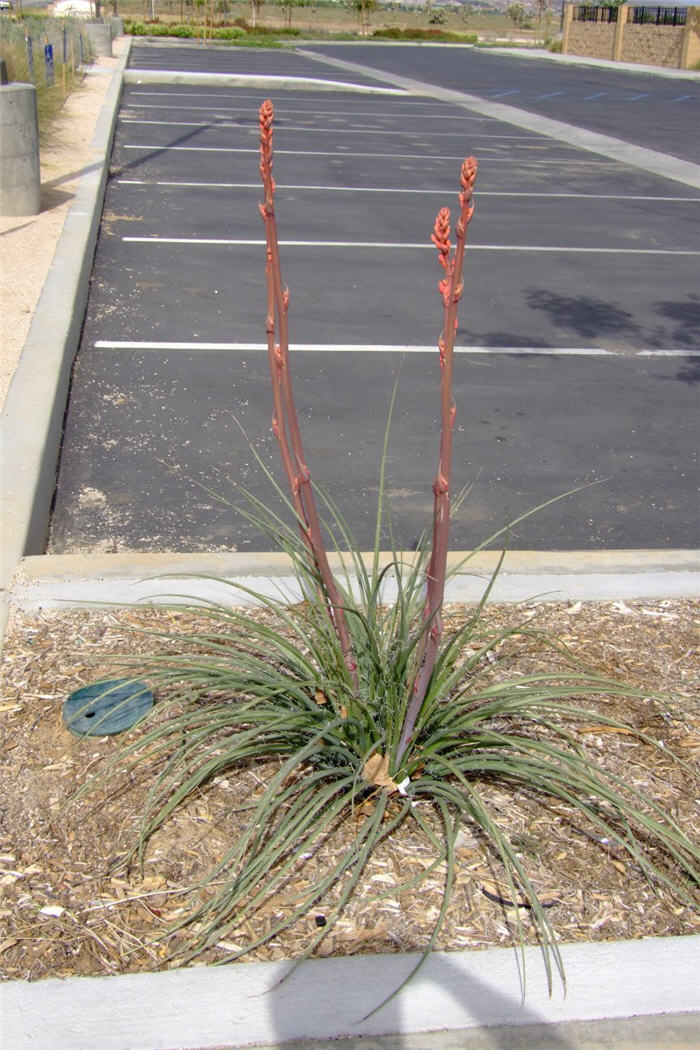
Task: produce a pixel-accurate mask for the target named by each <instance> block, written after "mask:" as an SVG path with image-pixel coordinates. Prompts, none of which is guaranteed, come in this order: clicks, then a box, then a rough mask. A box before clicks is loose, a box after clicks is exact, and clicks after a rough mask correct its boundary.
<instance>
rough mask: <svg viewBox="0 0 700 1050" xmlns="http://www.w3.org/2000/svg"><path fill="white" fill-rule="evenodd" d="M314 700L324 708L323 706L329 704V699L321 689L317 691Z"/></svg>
mask: <svg viewBox="0 0 700 1050" xmlns="http://www.w3.org/2000/svg"><path fill="white" fill-rule="evenodd" d="M314 700H315V701H316V703H317V704H318V706H319V707H322V706H323V704H327V703H328V697H327V696H326V694H325V693H322V692H321V690H320V689H317V690H316V692H315V693H314Z"/></svg>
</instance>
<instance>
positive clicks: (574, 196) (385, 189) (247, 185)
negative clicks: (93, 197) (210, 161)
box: [114, 178, 700, 204]
mask: <svg viewBox="0 0 700 1050" xmlns="http://www.w3.org/2000/svg"><path fill="white" fill-rule="evenodd" d="M114 182H116V183H117V184H118V185H120V186H173V187H177V186H182V187H183V189H184V188H186V189H231V190H258V192H259V191H260V183H259V182H185V181H182V180H179V179H120V178H117V179H114ZM275 186H276V187H277V190H278V191H281V190H295V191H297V190H313V191H314V192H316V191H318V192H324V193H415V194H433V195H440V196H444V194H446V193H453V192H454V187H452V186H449V187H447V188H446V189H443V190H428V189H412V188H411V187H410V186H323V185H317V186H316V185H305V184H303V183H300V184H297V183H291V182H286V183H285V182H275ZM479 197H528V198H530V197H535V198H537V197H542V198H544V199H547V200H557V199H558V198H561V199H562V200H595V201H601V200H602V201H649V202H660V203H674V204H700V197H652V196H644V195H642V194H637V195H635V194H630V193H542V192H538V193H534V192H531V191H522V192H520V191H517V190H479Z"/></svg>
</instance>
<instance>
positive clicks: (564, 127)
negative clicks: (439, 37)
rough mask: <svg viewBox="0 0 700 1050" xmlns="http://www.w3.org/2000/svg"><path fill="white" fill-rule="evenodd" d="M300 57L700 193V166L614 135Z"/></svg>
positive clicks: (351, 65)
mask: <svg viewBox="0 0 700 1050" xmlns="http://www.w3.org/2000/svg"><path fill="white" fill-rule="evenodd" d="M297 54H299V55H302V56H304V57H309V58H316V59H319V60H320V61H322V62H326V63H327V64H328V65H330V66H333V67H334V68H336V69H343V70H345V71H350V72H352V73H355V74H356V75H357V74H360V75H364V76H367V75H368V74H372V75H374V76H377V75H378V74H379V73H380V72H381V75H382V77H383V78H384V80H385V82H386V83H387V84H394V85H395V86H396V87H401V88H404V89H405V90H406V91H412V92H414V93H415V94H416V95H423V96H425V95H428V96H432V97H433V98H434V99H437V100H440V101H441V102H454V103H456V104H457V105H459V106H462V107H463V108H464V109H468V110H470V111H471V112H472V113H479V114H481V115H482V116H486V117H493V118H494V119H495V120H500V121H503V122H505V123H506V124H513V125H515V127H518V128H524V129H527V130H528V131H535V132H537V133H538V134H540V135H546V136H547V137H548V138H550V139H554V140H555V141H559V142H564V143H566V145H568V146H570V147H572V148H577V149H581V150H586V151H587V152H589V153H595V154H597V155H598V156H603V157H608V158H609V159H611V160H615V161H617V162H618V163H620V164H625V165H627V166H629V167H633V168H641V169H642V170H643V171H645V172H647V173H648V172H653V173H654V174H655V175H658V176H661V177H662V178H666V179H672V180H673V181H675V182H681V183H683V184H684V185H685V186H693V187H694V188H695V189H700V164H694V163H692V161H688V160H683V159H682V158H680V157H674V156H671V155H670V154H667V153H662V152H660V151H659V150H652V149H648V148H647V147H645V146H637V145H635V144H634V143H632V142H625V141H624V140H623V139H618V138H615V137H614V136H612V135H604V134H602V133H601V132H598V131H589V130H587V129H586V128H582V127H579V126H578V125H576V124H568V123H565V122H564V121H563V120H554V119H552V118H551V117H542V116H539V115H538V114H536V113H531V112H529V111H528V110H526V109H519V108H517V107H516V106H510V105H508V104H507V103H504V102H494V101H492V100H490V99H485V98H481V97H480V96H478V95H470V94H468V93H467V92H465V91H455V90H453V89H451V88H441V87H437V86H436V85H434V84H428V83H426V82H424V81H420V80H414V79H413V78H411V77H404V76H398V75H396V74H394V73H388V72H386V71H384V70H381V71H380V70H376V69H373V68H372V67H371V66H365V65H363V64H361V63H359V62H347V61H345V60H344V59H341V58H332V57H331V56H330V55H326V54H323V53H320V54H319V53H317V52H314V51H305V50H303V49H302V48H299V49H298V50H297Z"/></svg>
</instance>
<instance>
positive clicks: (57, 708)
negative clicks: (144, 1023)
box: [0, 600, 700, 979]
mask: <svg viewBox="0 0 700 1050" xmlns="http://www.w3.org/2000/svg"><path fill="white" fill-rule="evenodd" d="M699 612H700V605H699V604H698V603H693V602H691V601H684V600H672V601H671V600H665V601H648V602H628V603H624V602H606V603H580V602H577V603H575V604H567V603H542V604H534V603H533V604H532V605H528V606H520V607H518V608H517V609H516V608H514V607H513V606H493V607H491V608H490V609H489V610H488V612H487V618H488V621H489V623H490V624H492V625H493V624H505V623H519V622H520V621H521V620H522V619H523V618H525V619H527V620H529V621H531V622H532V623H533V624H536V625H537V626H538V627H541V628H542V629H544V630H546V631H549V632H551V633H552V634H554V635H556V636H557V637H558V638H559V639H561V641H562V642H563V643H564V644H565V645H566V646H567V647H568V648H569V650H570V651H571V652H572V653H573V654H574V655H575V656H576V657H578V658H579V659H581V660H583V661H585V663H586V664H587V665H588V666H589V667H591V668H592V669H594V670H595V671H596V672H597V673H599V674H602V675H606V676H610V677H613V678H617V679H620V680H622V681H625V682H627V683H629V684H634V685H636V686H639V687H640V688H641V689H643V690H644V691H645V693H646V692H648V693H649V694H652V693H653V694H655V696H656V698H653V697H652V696H651V695H650V696H649V697H648V698H645V699H644V700H643V701H637V702H631V701H621V700H619V699H615V700H614V701H612V702H609V703H604V706H603V709H604V710H605V711H606V712H608V713H609V715H610V719H611V721H614V720H621V721H625V722H627V723H629V724H630V725H631V726H633V727H635V728H637V729H643V730H644V732H645V733H646V734H648V735H649V736H650V737H652V738H653V739H654V740H656V741H657V742H662V743H663V745H664V747H665V748H668V749H669V750H671V751H673V752H674V753H676V754H678V755H679V756H680V757H682V758H683V759H684V760H685V762H686V763H690V764H694V767H695V769H696V771H697V772H698V773H700V769H699V768H698V757H699V756H700V713H699V707H698V681H699V679H700V673H699V664H698V658H697V637H698V635H697V628H698V623H699V622H700V617H699V615H698V614H699ZM446 613H447V617H446V620H447V627H448V628H449V626H451V625H453V624H456V623H458V622H459V621H460V618H463V617H464V616H465V615H466V612H465V609H464V607H460V606H453V607H450V608H448V609H447V610H446ZM134 626H137V627H138V626H150V627H153V626H159V627H165V628H166V629H167V630H170V631H177V630H179V629H183V628H186V629H191V627H192V617H191V615H190V614H184V613H183V614H180V613H173V612H167V611H158V610H153V609H143V610H141V609H139V610H118V609H115V610H107V611H105V610H99V611H67V612H63V613H55V612H44V613H38V614H31V615H29V614H22V613H19V612H15V614H14V616H13V619H12V622H11V625H10V629H9V631H8V634H7V637H6V644H5V652H4V662H3V665H2V670H3V681H2V694H1V696H2V699H1V700H0V716H1V719H0V977H2V978H4V979H16V978H29V979H38V978H45V977H63V976H68V975H74V974H86V975H87V974H91V975H95V974H115V973H126V972H137V971H149V970H155V969H159V968H162V967H163V966H164V965H167V963H166V962H165V959H164V954H165V953H164V949H163V947H162V946H159V945H158V943H157V942H156V941H154V935H155V934H157V933H158V932H159V931H161V930H162V929H164V928H165V927H166V926H167V925H168V924H169V923H170V922H172V920H173V919H174V918H176V917H177V916H178V915H179V914H182V913H183V909H184V908H186V907H187V904H188V902H191V901H192V900H194V899H195V890H193V889H192V887H193V884H194V883H195V882H196V881H197V879H198V878H200V877H201V876H203V875H204V874H205V873H206V872H207V871H208V870H209V868H210V866H213V864H214V863H215V862H216V859H217V858H218V857H219V856H220V855H221V853H222V851H223V850H224V849H225V848H226V846H227V844H230V842H231V841H232V840H233V836H235V835H236V834H237V831H238V830H239V829H240V827H241V826H242V820H243V817H244V815H243V814H241V812H240V807H241V805H242V804H243V803H244V802H245V801H246V800H249V799H250V797H251V796H254V795H255V793H256V792H259V791H260V790H261V785H262V784H263V783H264V779H265V776H266V775H269V773H270V768H266V767H265V766H254V767H250V768H248V769H245V770H241V771H231V772H230V773H228V774H226V775H225V776H222V777H218V778H216V780H215V781H214V782H213V783H212V784H211V786H210V788H209V789H208V790H207V791H206V793H203V794H201V795H197V796H196V797H193V798H191V799H189V800H188V802H187V803H186V804H183V805H182V806H181V807H180V808H179V809H178V810H177V811H176V813H175V814H174V816H173V818H172V819H171V820H170V822H169V823H168V825H167V826H166V827H164V828H163V829H161V830H160V831H159V832H158V833H157V834H156V835H155V836H154V837H153V839H152V841H151V844H150V846H149V849H148V851H147V853H146V858H145V865H144V868H143V872H141V873H140V872H138V871H133V872H130V873H124V872H123V871H118V870H117V871H116V873H115V869H114V867H113V862H114V861H115V859H116V858H118V857H119V855H120V850H121V849H123V843H124V841H125V837H127V836H128V834H129V832H130V831H132V830H133V828H134V825H135V820H136V815H137V812H138V805H139V801H140V800H141V799H142V798H143V797H144V792H146V791H147V790H148V786H149V785H148V778H147V776H146V777H143V778H141V779H138V778H135V779H132V780H131V781H129V782H128V783H126V784H124V785H123V787H121V788H120V789H119V790H115V789H112V792H111V794H106V793H105V792H102V793H101V794H100V793H99V792H98V793H97V794H94V795H90V796H88V797H87V798H85V799H83V800H82V801H81V802H80V803H77V804H71V805H67V800H68V799H69V797H70V796H71V794H72V793H73V792H74V791H75V790H76V789H77V788H79V787H80V786H81V784H82V783H84V781H85V779H86V777H88V776H89V775H90V774H92V773H94V772H97V771H98V770H99V769H100V768H101V767H102V766H103V765H104V763H105V762H106V761H107V760H108V759H109V757H110V756H112V755H113V754H114V751H115V748H117V747H118V746H119V741H120V740H121V739H123V738H119V737H111V738H87V739H80V738H77V737H75V736H74V735H72V734H71V733H69V732H68V731H67V730H66V729H65V727H64V725H63V722H62V718H61V705H62V702H63V700H64V699H65V698H66V696H67V695H68V694H69V693H70V692H72V691H73V690H75V689H77V688H79V687H80V686H82V685H85V684H88V683H89V682H90V681H93V680H95V679H96V678H100V677H103V676H105V675H106V674H109V673H110V655H111V654H123V653H124V651H125V650H126V649H127V648H128V649H129V650H130V651H132V652H134V651H136V649H137V648H138V647H139V646H141V647H143V650H144V651H149V650H150V648H151V647H152V643H150V642H148V641H145V640H143V639H142V638H140V636H139V635H135V634H132V633H128V634H125V631H124V629H125V628H127V629H129V628H133V627H134ZM507 644H508V645H509V646H511V648H512V652H508V653H506V655H507V656H508V669H509V672H513V673H516V674H522V673H530V672H532V671H533V670H544V669H548V668H549V667H550V666H552V663H551V662H552V660H554V669H556V660H557V657H556V655H555V656H552V654H551V653H549V654H545V653H544V652H543V650H542V647H541V646H540V645H538V644H537V642H536V641H534V640H531V639H529V638H527V637H525V636H523V635H521V636H520V638H515V639H514V640H512V641H510V642H508V643H507ZM501 655H503V654H501ZM659 694H664V699H660V698H658V695H659ZM597 703H598V707H597V710H601V705H600V702H597ZM578 736H579V738H580V740H581V741H582V743H585V745H586V747H587V748H588V749H589V750H590V751H591V752H592V753H594V754H595V755H596V757H600V758H602V759H604V761H605V763H606V765H607V766H608V768H610V769H612V770H613V771H615V772H617V773H619V774H621V775H624V776H625V777H626V778H628V782H632V783H634V784H635V785H636V786H637V787H639V788H643V789H644V790H645V791H647V792H648V793H649V795H650V797H652V798H654V799H656V800H657V801H658V802H660V803H661V804H662V805H663V806H664V807H665V808H666V809H667V810H669V811H670V812H671V813H672V814H673V815H674V817H675V818H676V820H678V821H679V822H680V823H681V824H682V826H683V827H684V828H685V830H686V832H687V833H688V834H689V835H690V836H691V837H693V838H694V839H695V841H698V839H699V831H700V818H699V814H698V799H699V795H700V792H699V791H698V781H697V779H696V778H695V777H694V776H693V775H692V771H691V772H684V771H682V770H680V769H679V768H678V767H677V766H674V764H673V762H672V761H671V760H670V759H669V758H667V757H665V756H664V752H663V750H659V749H656V748H653V747H649V745H647V744H644V743H643V742H640V741H639V740H638V739H637V738H635V737H634V736H633V735H630V734H626V733H624V732H621V731H620V730H619V729H616V728H614V727H612V726H610V727H605V726H603V727H601V726H599V725H593V724H591V725H582V726H581V727H579V730H578ZM484 792H485V794H487V796H488V798H489V801H490V804H491V806H492V807H493V808H496V809H497V811H498V814H499V819H500V820H501V821H502V826H503V828H504V829H505V830H506V832H507V833H508V834H509V835H510V837H511V840H512V841H514V842H515V843H517V845H518V847H519V849H520V852H521V853H522V856H523V858H524V860H525V862H526V867H527V869H528V871H529V873H530V876H531V878H532V881H533V883H534V885H535V887H536V888H537V890H538V892H539V894H540V897H541V899H542V900H544V901H545V902H546V903H547V904H548V905H549V908H548V915H549V917H550V920H551V922H552V924H553V926H554V928H555V930H556V933H557V935H558V937H559V938H560V940H561V941H562V942H567V941H579V940H612V939H619V938H628V937H629V938H636V937H647V936H667V935H680V934H688V933H697V932H700V918H699V917H698V913H697V911H693V909H692V908H691V907H689V906H688V905H686V904H684V903H682V902H679V901H677V900H674V899H673V897H672V896H671V895H670V894H669V893H668V892H666V891H661V892H659V891H657V892H654V891H653V890H652V889H651V888H650V887H649V886H648V884H647V883H646V881H645V880H644V878H643V876H642V874H641V873H640V872H639V871H638V870H637V869H636V868H635V866H634V864H633V863H632V862H631V861H630V860H629V859H628V858H627V857H626V856H624V855H620V854H619V853H618V852H617V851H616V850H615V849H611V848H607V847H605V846H602V847H601V845H600V844H599V843H598V842H596V841H594V840H593V838H592V837H591V836H590V835H589V834H587V833H586V832H585V829H584V830H583V831H582V830H581V829H580V828H578V827H576V826H575V824H574V823H573V822H572V821H571V820H569V819H567V816H566V814H563V813H562V812H561V811H559V810H558V807H557V806H552V807H546V808H544V807H543V806H542V804H541V803H537V802H535V801H533V800H531V799H528V798H525V797H521V796H520V795H517V796H514V794H513V793H512V792H508V791H507V790H505V789H504V788H503V787H499V786H493V785H485V786H484ZM348 831H349V834H352V828H349V829H348ZM458 846H459V849H458V856H459V866H458V870H457V872H456V887H457V888H456V892H455V895H454V899H453V901H452V904H451V906H450V911H449V915H448V918H447V921H446V923H445V926H444V928H443V931H442V933H441V935H440V939H439V942H438V945H437V947H438V948H441V949H464V948H482V947H490V946H496V945H504V944H508V943H510V941H511V937H512V932H513V927H514V922H515V921H516V919H517V918H518V917H520V918H521V919H522V921H523V923H524V925H525V927H526V929H529V930H530V933H529V935H528V936H530V937H532V936H533V934H532V930H531V927H530V919H529V913H528V911H527V909H525V908H523V907H522V906H520V904H519V902H518V901H512V902H508V900H507V895H506V893H505V891H504V887H503V883H502V881H501V873H500V872H499V871H498V866H497V865H496V864H495V863H494V861H493V860H492V859H491V858H490V857H489V855H488V853H487V852H486V850H485V849H484V846H483V843H482V841H481V839H480V838H479V836H478V835H477V834H473V833H472V832H471V831H470V829H465V831H464V832H463V833H461V835H460V840H459V843H458ZM315 863H317V859H316V858H310V859H309V868H308V870H307V871H306V874H305V876H304V877H305V878H307V879H313V877H314V864H315ZM430 863H431V853H430V849H429V846H428V845H427V844H426V841H425V840H424V839H422V838H420V837H419V836H418V835H416V834H415V833H414V832H412V831H406V832H405V833H402V834H401V835H400V836H397V837H395V838H394V839H393V840H392V842H391V844H390V845H386V846H384V847H382V848H381V850H380V851H379V852H378V853H377V856H376V857H375V858H374V859H373V860H372V862H371V864H370V866H369V868H368V870H367V873H366V877H365V878H364V879H363V881H362V885H361V888H360V890H359V891H358V892H357V893H356V894H355V895H354V896H353V898H352V899H351V900H350V902H349V905H348V907H347V909H346V912H345V914H344V916H343V918H342V920H341V921H340V922H339V923H338V925H337V926H336V927H335V929H334V930H333V931H332V933H331V934H330V936H329V938H328V939H327V940H326V941H325V942H323V943H322V945H321V946H320V948H319V949H318V950H317V954H321V955H327V954H336V955H348V954H355V953H369V952H377V953H381V952H400V951H411V950H416V949H420V948H422V947H423V946H424V945H425V943H426V941H427V939H428V937H429V934H430V930H431V924H432V922H434V920H435V918H436V916H437V909H438V907H439V902H440V893H441V888H442V884H443V880H444V871H443V872H442V873H441V872H440V871H437V872H435V873H433V874H431V875H430V877H429V879H428V882H427V883H426V884H425V885H424V886H423V887H422V888H421V889H420V890H418V891H416V892H409V891H404V892H402V893H401V894H400V895H399V896H398V897H395V898H391V897H386V898H381V897H380V894H381V892H382V891H383V890H386V889H387V888H388V887H391V885H392V884H393V883H394V882H395V880H397V879H406V877H407V876H408V875H409V874H410V873H412V872H418V871H420V870H421V869H424V868H426V867H428V866H429V865H430ZM297 889H298V887H297ZM288 903H289V902H288V901H286V900H285V899H284V897H283V895H282V896H280V898H279V899H277V900H275V901H272V902H271V903H270V909H271V911H270V915H269V916H268V918H273V917H274V914H275V913H281V912H280V910H282V911H283V910H284V908H285V906H286V905H288ZM275 909H276V911H275ZM516 910H517V914H516ZM322 921H323V920H322V917H321V916H320V915H318V914H316V913H315V914H312V915H309V916H307V917H305V918H304V919H303V920H302V921H300V922H297V923H296V924H295V926H294V927H293V928H292V929H290V930H289V931H287V932H286V933H284V934H283V935H281V936H280V937H278V938H277V939H275V940H273V941H272V942H271V943H269V944H267V945H265V946H264V947H262V948H259V949H257V950H256V951H255V953H254V954H253V955H252V956H246V958H255V959H279V958H294V957H297V956H298V955H300V954H301V953H302V952H303V950H304V947H305V945H306V944H307V943H308V941H309V939H310V938H311V937H312V936H313V935H314V933H315V932H316V931H317V929H318V926H319V925H320V924H322ZM240 932H241V935H243V934H245V933H246V932H248V933H252V932H254V931H253V930H251V929H249V930H248V931H246V930H243V931H240ZM237 947H238V942H237V941H235V940H226V939H224V940H223V941H222V942H220V944H219V945H218V946H217V947H216V948H213V949H211V950H209V951H208V952H207V953H206V955H205V956H203V957H202V958H201V960H200V961H202V962H213V961H216V960H221V959H225V958H226V957H227V955H230V954H231V953H232V952H234V951H235V950H236V949H237Z"/></svg>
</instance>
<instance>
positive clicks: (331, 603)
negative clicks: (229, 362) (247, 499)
mask: <svg viewBox="0 0 700 1050" xmlns="http://www.w3.org/2000/svg"><path fill="white" fill-rule="evenodd" d="M273 123H274V107H273V105H272V102H271V101H270V100H269V99H268V100H267V101H265V102H263V104H262V106H261V107H260V176H261V178H262V183H263V189H264V191H265V200H264V201H263V202H262V203H261V204H260V214H261V215H262V217H263V221H264V223H265V236H266V242H267V256H266V258H267V262H266V267H265V274H266V277H267V317H266V319H265V331H266V333H267V350H268V360H269V364H270V377H271V379H272V393H273V405H274V407H273V414H272V430H273V432H274V434H275V437H276V438H277V442H278V444H279V447H280V453H281V456H282V464H283V466H284V471H285V474H286V476H287V481H288V483H289V487H290V490H291V493H292V502H293V505H294V509H295V511H296V514H297V521H298V524H299V530H300V532H301V536H302V539H303V541H304V544H305V545H306V548H307V550H308V552H309V554H310V556H311V559H312V561H313V563H314V565H315V567H316V570H317V573H318V577H319V580H320V586H321V591H322V594H323V597H324V599H325V603H326V609H327V611H328V616H329V618H330V621H331V623H332V625H333V628H334V629H335V631H336V634H337V635H338V639H339V641H340V646H341V649H342V652H343V659H344V661H345V665H346V667H347V669H348V672H349V674H350V677H351V680H352V683H353V687H354V688H355V690H357V689H358V679H357V668H356V664H355V659H354V656H353V652H352V644H351V640H350V632H349V631H348V626H347V621H346V617H345V605H344V602H343V597H342V594H341V591H340V589H339V587H338V585H337V583H336V581H335V578H334V576H333V573H332V572H331V568H330V565H329V564H328V556H327V554H326V550H325V547H324V543H323V536H322V533H321V524H320V520H319V516H318V511H317V510H316V502H315V500H314V495H313V489H312V487H311V472H310V471H309V468H308V467H307V465H306V460H305V456H304V449H303V445H302V440H301V431H300V429H299V422H298V419H297V412H296V406H295V404H294V396H293V392H292V380H291V375H290V370H289V323H288V313H289V291H288V290H287V288H285V287H284V285H283V283H282V268H281V265H280V256H279V242H278V237H277V221H276V219H275V182H274V179H273V178H272V156H273V153H272V133H273Z"/></svg>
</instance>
